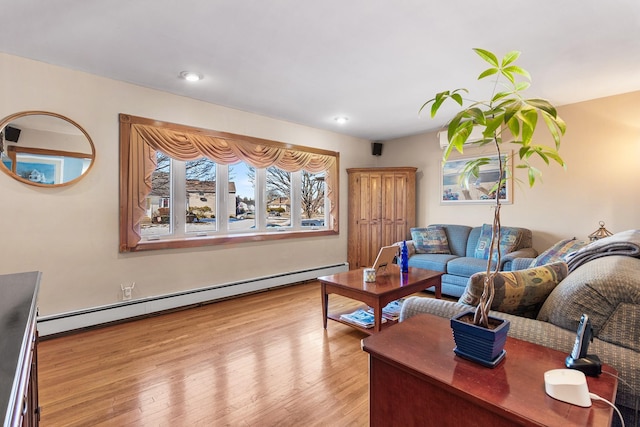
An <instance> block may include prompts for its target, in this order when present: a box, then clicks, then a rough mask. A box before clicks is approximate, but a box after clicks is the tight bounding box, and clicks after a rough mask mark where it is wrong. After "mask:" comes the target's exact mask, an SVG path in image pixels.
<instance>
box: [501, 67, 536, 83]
mask: <svg viewBox="0 0 640 427" xmlns="http://www.w3.org/2000/svg"><path fill="white" fill-rule="evenodd" d="M503 71H507V72H509V73H511V74H520V75H521V76H524V77H526V78H527V79H528V80H531V74H529V72H528V71H527V70H525V69H524V68H522V67H518V66H517V65H510V66H508V67H506V68H504V69H503Z"/></svg>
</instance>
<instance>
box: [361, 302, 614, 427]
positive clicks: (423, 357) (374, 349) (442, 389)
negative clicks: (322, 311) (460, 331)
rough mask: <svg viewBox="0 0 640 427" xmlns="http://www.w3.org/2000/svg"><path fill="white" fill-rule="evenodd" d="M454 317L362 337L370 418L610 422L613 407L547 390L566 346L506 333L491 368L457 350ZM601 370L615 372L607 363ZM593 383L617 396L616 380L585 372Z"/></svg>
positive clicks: (389, 421)
mask: <svg viewBox="0 0 640 427" xmlns="http://www.w3.org/2000/svg"><path fill="white" fill-rule="evenodd" d="M454 347H455V344H454V342H453V336H452V333H451V329H450V326H449V319H445V318H441V317H436V316H432V315H428V314H424V315H419V316H415V317H412V318H410V319H408V320H407V321H405V322H402V323H399V324H397V325H396V326H394V327H393V328H391V329H388V330H385V331H382V332H381V333H380V334H376V335H373V336H370V337H367V338H365V339H363V340H362V348H363V350H364V351H366V352H368V353H369V354H370V357H369V361H370V372H369V375H370V384H369V389H370V396H369V405H370V425H371V426H442V427H446V426H452V427H453V426H455V427H459V426H483V427H484V426H492V427H496V426H513V425H522V426H542V425H544V426H563V427H564V426H608V425H610V423H611V419H612V416H613V409H612V408H611V407H609V406H608V405H607V404H606V403H604V402H600V401H595V402H592V406H591V407H590V408H582V407H579V406H574V405H570V404H568V403H564V402H560V401H558V400H555V399H553V398H551V397H550V396H548V395H547V394H546V393H545V391H544V377H543V375H544V372H546V371H548V370H551V369H558V368H564V367H565V366H564V360H565V357H566V356H567V355H566V354H565V353H562V352H559V351H556V350H552V349H550V348H547V347H542V346H539V345H536V344H532V343H529V342H526V341H521V340H517V339H514V338H507V343H506V345H505V349H506V350H507V355H506V357H505V360H504V362H502V363H501V364H500V365H498V366H497V367H496V368H494V369H490V368H485V367H482V366H480V365H478V364H475V363H473V362H469V361H467V360H465V359H462V358H459V357H458V356H456V355H455V354H454V353H453V348H454ZM602 370H603V371H606V372H609V373H611V374H614V375H617V372H616V371H615V369H613V368H611V367H610V366H607V365H604V366H603V367H602ZM587 384H588V386H589V391H590V392H592V393H595V394H597V395H599V396H601V397H602V398H604V399H607V400H609V401H611V402H614V401H615V397H616V388H617V384H618V381H617V379H616V378H614V377H612V376H609V375H606V374H603V375H601V376H600V377H597V378H592V377H587Z"/></svg>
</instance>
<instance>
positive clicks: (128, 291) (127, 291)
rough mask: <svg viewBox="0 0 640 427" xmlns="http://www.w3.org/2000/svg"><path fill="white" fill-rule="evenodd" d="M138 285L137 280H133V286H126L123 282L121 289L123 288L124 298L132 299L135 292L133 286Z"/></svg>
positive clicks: (125, 299) (124, 299)
mask: <svg viewBox="0 0 640 427" xmlns="http://www.w3.org/2000/svg"><path fill="white" fill-rule="evenodd" d="M134 286H136V282H133V283H132V284H131V286H124V285H123V284H122V283H121V284H120V289H122V300H123V301H128V300H130V299H131V296H132V294H133V288H134Z"/></svg>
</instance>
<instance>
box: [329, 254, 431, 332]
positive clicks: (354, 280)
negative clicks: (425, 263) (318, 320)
mask: <svg viewBox="0 0 640 427" xmlns="http://www.w3.org/2000/svg"><path fill="white" fill-rule="evenodd" d="M386 270H387V271H386V272H385V273H378V274H377V275H376V281H375V282H373V283H367V282H365V281H364V280H363V277H362V274H363V269H362V268H360V269H357V270H350V271H346V272H344V273H337V274H332V275H330V276H323V277H318V280H319V281H320V291H321V294H322V316H323V322H324V328H325V329H327V318H329V319H332V320H335V321H336V322H340V323H344V324H345V325H349V326H352V327H354V328H356V329H359V330H361V331H363V332H366V333H368V334H371V333H375V332H380V330H381V329H382V325H383V324H382V308H383V307H384V306H386V305H387V304H389V303H390V302H391V301H395V300H397V299H399V298H402V297H406V296H407V295H411V294H413V293H416V292H419V291H422V290H425V289H428V288H430V287H434V289H435V293H436V298H441V297H442V291H441V289H442V283H441V280H440V278H441V276H442V274H443V273H442V272H438V271H431V270H425V269H422V268H411V267H410V268H409V272H408V273H405V274H402V273H400V267H398V266H397V265H390V266H387V267H386ZM329 294H337V295H342V296H345V297H347V298H352V299H355V300H357V301H362V302H363V303H365V304H367V305H368V306H369V307H372V308H373V316H374V319H375V325H374V326H373V328H370V329H366V328H360V327H358V326H356V325H354V324H353V323H349V322H346V321H344V320H342V319H340V315H341V314H343V313H329V312H328V307H329ZM352 311H353V310H352ZM393 323H395V322H392V321H387V323H385V325H386V326H389V325H391V324H393Z"/></svg>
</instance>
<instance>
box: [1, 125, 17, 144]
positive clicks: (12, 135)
mask: <svg viewBox="0 0 640 427" xmlns="http://www.w3.org/2000/svg"><path fill="white" fill-rule="evenodd" d="M18 138H20V129H18V128H12V127H11V126H6V127H5V128H4V139H6V140H7V141H9V142H18Z"/></svg>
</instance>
